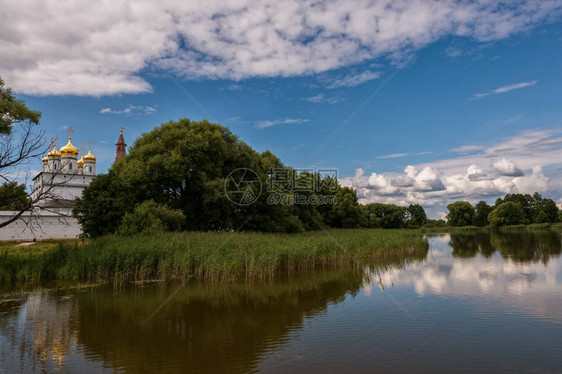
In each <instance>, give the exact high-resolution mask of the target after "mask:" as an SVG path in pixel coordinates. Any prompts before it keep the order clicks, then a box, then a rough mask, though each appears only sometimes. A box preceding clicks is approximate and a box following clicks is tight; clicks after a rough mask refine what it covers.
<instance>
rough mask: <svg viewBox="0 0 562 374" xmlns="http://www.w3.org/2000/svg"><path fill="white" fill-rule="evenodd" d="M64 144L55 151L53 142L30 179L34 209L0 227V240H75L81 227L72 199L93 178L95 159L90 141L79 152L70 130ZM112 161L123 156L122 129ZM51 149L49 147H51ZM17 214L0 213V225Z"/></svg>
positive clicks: (79, 194) (124, 145)
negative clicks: (37, 171)
mask: <svg viewBox="0 0 562 374" xmlns="http://www.w3.org/2000/svg"><path fill="white" fill-rule="evenodd" d="M68 131H69V136H68V143H67V144H66V145H65V146H64V147H62V148H61V149H60V151H59V150H57V145H56V141H57V138H55V139H54V143H53V144H52V145H51V146H49V151H48V153H47V155H46V156H45V157H43V159H42V164H43V167H42V170H41V172H40V173H39V174H37V175H36V176H35V177H34V178H33V192H32V193H31V198H32V199H38V202H37V204H36V208H35V209H34V210H33V211H32V212H31V211H30V212H25V213H24V214H23V215H22V216H21V218H20V219H18V220H17V221H15V222H12V223H10V224H9V225H7V226H4V227H1V228H0V241H2V240H40V239H64V238H76V237H78V236H79V235H80V234H81V233H82V230H81V227H80V224H79V223H78V221H77V220H76V218H74V217H73V216H72V206H73V204H74V200H75V199H76V198H77V197H80V196H81V195H82V191H83V189H84V187H86V186H88V185H89V184H90V182H92V180H93V179H94V177H95V176H96V156H94V155H93V154H92V144H93V143H92V142H88V144H89V147H88V153H87V154H84V153H85V152H84V150H85V148H84V147H83V148H82V156H81V157H80V158H78V156H80V151H79V150H78V148H76V147H75V146H74V145H73V144H72V132H73V130H72V128H70V129H68ZM116 146H117V152H116V158H115V160H116V161H117V160H119V159H120V158H122V157H123V156H125V152H126V151H125V149H126V148H125V147H126V144H125V141H124V140H123V129H121V133H120V135H119V140H118V142H117V144H116ZM51 147H52V148H51ZM17 213H18V212H14V211H0V222H2V221H7V220H8V219H10V218H11V217H13V216H14V215H15V214H17Z"/></svg>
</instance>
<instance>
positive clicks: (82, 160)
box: [78, 156, 84, 166]
mask: <svg viewBox="0 0 562 374" xmlns="http://www.w3.org/2000/svg"><path fill="white" fill-rule="evenodd" d="M82 165H84V156H82V157H81V158H80V160H78V166H82Z"/></svg>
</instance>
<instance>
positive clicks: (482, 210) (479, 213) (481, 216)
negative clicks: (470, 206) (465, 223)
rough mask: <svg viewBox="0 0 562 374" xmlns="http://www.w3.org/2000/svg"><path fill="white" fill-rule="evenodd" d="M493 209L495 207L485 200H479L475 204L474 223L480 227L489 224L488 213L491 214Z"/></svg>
mask: <svg viewBox="0 0 562 374" xmlns="http://www.w3.org/2000/svg"><path fill="white" fill-rule="evenodd" d="M492 209H494V208H493V207H491V206H490V205H488V204H487V203H486V202H485V201H479V202H478V204H476V206H475V214H474V219H473V220H472V224H473V225H474V226H480V227H483V226H487V225H488V224H489V222H488V214H490V212H491V211H492Z"/></svg>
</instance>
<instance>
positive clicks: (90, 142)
mask: <svg viewBox="0 0 562 374" xmlns="http://www.w3.org/2000/svg"><path fill="white" fill-rule="evenodd" d="M92 144H94V143H92V141H91V140H88V145H89V147H88V149H89V150H90V149H92Z"/></svg>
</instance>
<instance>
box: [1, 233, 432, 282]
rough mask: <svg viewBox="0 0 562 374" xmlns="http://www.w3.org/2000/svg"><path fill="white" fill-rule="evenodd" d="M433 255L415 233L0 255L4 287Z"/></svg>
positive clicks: (231, 239)
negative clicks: (33, 282) (43, 281)
mask: <svg viewBox="0 0 562 374" xmlns="http://www.w3.org/2000/svg"><path fill="white" fill-rule="evenodd" d="M427 248H428V244H427V241H426V240H425V239H424V238H423V237H422V234H421V233H420V232H419V231H413V230H377V229H354V230H349V229H348V230H329V231H328V232H322V231H317V232H307V233H302V234H263V233H216V232H208V233H204V232H182V233H162V234H156V235H152V236H137V237H123V236H108V237H104V238H100V239H98V240H95V241H92V242H89V243H84V244H79V243H76V242H75V243H64V242H62V243H60V244H59V245H58V246H57V247H55V248H52V247H51V248H47V249H45V250H43V251H38V250H32V249H20V250H18V249H16V248H12V249H0V282H1V283H8V282H15V281H40V280H53V279H57V280H87V281H97V280H104V279H113V280H125V279H136V280H143V279H172V278H176V279H185V278H188V277H195V278H198V279H204V280H214V281H228V280H231V279H235V278H246V279H264V278H271V277H273V276H275V275H278V274H280V273H284V272H288V273H290V272H293V271H298V270H306V269H315V268H322V267H330V266H346V267H349V266H353V267H365V266H368V265H371V266H379V265H384V264H386V263H389V262H400V261H403V260H405V259H410V258H425V254H426V253H427Z"/></svg>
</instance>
